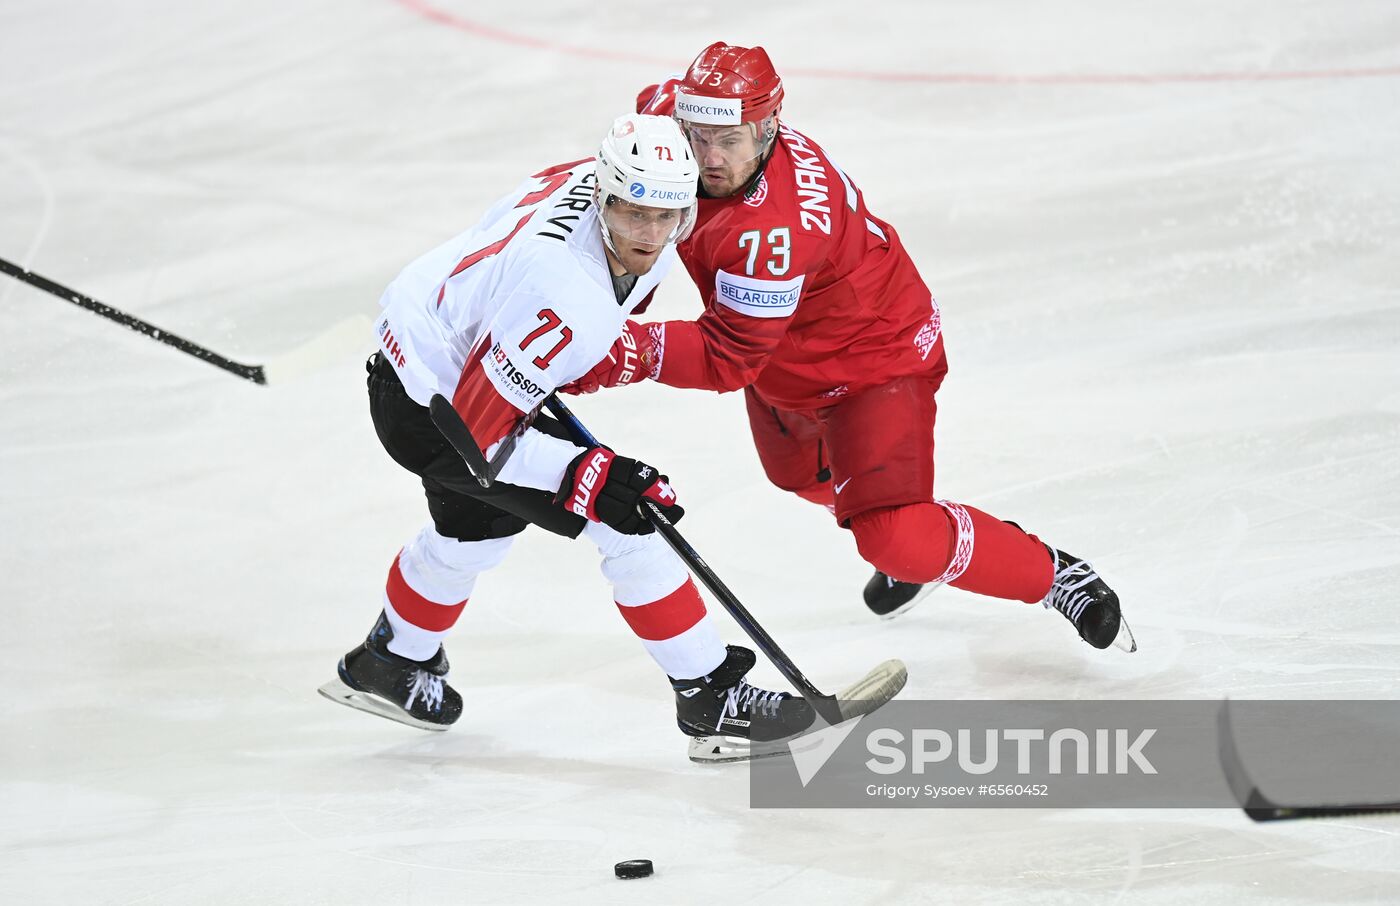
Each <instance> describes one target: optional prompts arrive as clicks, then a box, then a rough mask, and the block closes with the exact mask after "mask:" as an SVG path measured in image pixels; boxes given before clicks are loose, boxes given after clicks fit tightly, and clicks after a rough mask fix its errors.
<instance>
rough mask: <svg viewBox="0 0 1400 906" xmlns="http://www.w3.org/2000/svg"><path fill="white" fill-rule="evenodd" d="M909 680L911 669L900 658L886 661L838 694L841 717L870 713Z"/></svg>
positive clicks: (849, 717) (895, 693)
mask: <svg viewBox="0 0 1400 906" xmlns="http://www.w3.org/2000/svg"><path fill="white" fill-rule="evenodd" d="M908 681H909V669H908V668H907V667H905V666H904V662H903V661H901V660H899V659H898V658H891V659H890V660H888V661H885V662H884V663H883V664H880V665H878V666H877V667H875V669H873V670H871V671H870V672H869V673H867V674H866V675H865V676H863V677H861V678H860V679H858V680H856V681H855V682H854V683H852V684H851V685H849V686H847V687H846V688H845V689H843V690H842V691H841V692H840V693H839V694H837V696H836V701H837V703H838V704H839V705H840V708H841V719H842V720H843V721H844V720H850V719H851V718H853V717H860V716H861V715H863V714H869V713H870V712H871V711H874V710H875V709H876V708H879V707H880V706H881V705H884V704H886V703H887V702H889V700H890V699H892V698H894V697H895V696H896V695H898V694H899V692H900V690H901V689H903V688H904V684H905V683H906V682H908Z"/></svg>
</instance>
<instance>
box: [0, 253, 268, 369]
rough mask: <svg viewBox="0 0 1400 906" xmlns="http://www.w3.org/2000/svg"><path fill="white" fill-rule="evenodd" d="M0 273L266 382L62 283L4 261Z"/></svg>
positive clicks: (191, 353)
mask: <svg viewBox="0 0 1400 906" xmlns="http://www.w3.org/2000/svg"><path fill="white" fill-rule="evenodd" d="M0 271H4V272H5V273H7V274H9V275H10V276H11V277H14V278H15V279H16V280H21V281H23V282H25V283H28V284H29V285H30V286H33V287H36V288H38V289H42V290H43V291H44V292H46V293H50V294H52V295H55V296H57V297H59V298H60V299H65V300H67V301H69V302H72V303H73V304H74V305H77V306H78V307H79V308H86V309H87V310H88V311H91V312H96V313H97V314H99V315H101V316H102V317H104V318H108V319H110V320H112V321H116V322H117V323H118V324H120V325H122V326H123V327H129V328H131V329H132V330H134V331H136V332H137V333H140V334H145V335H146V336H148V337H150V338H151V339H153V340H156V341H158V342H161V343H164V344H165V345H167V346H174V347H175V348H176V349H178V350H180V351H181V352H183V353H185V354H186V355H192V356H194V357H195V358H197V359H202V360H204V361H206V362H208V363H209V364H210V365H213V366H214V367H215V368H222V369H223V370H225V371H227V372H229V373H230V374H235V375H237V376H238V377H241V378H243V379H245V380H249V381H252V382H253V383H254V384H266V383H267V374H266V373H265V372H264V371H263V367H262V366H261V365H244V364H243V363H241V362H235V361H234V360H233V359H229V358H225V357H224V356H221V355H219V354H218V353H217V352H214V351H213V350H212V349H206V348H204V347H203V346H200V345H199V344H198V343H192V342H190V341H189V340H186V339H185V338H184V337H179V336H176V335H175V334H173V333H171V332H169V331H168V330H163V329H161V328H159V327H157V326H155V325H154V324H152V323H150V322H149V321H143V320H141V319H140V318H138V317H136V316H135V315H129V314H127V313H126V312H124V311H120V310H118V309H115V308H113V307H112V306H110V305H106V304H104V303H102V302H98V301H97V300H96V299H94V298H92V297H91V296H87V295H84V294H82V293H80V292H78V291H77V290H75V289H69V288H68V287H66V286H64V285H63V284H61V283H55V282H54V281H52V280H50V279H49V278H47V277H43V276H40V275H39V274H36V273H34V272H33V271H29V270H25V269H24V268H22V267H20V266H19V265H18V264H14V263H12V262H10V261H6V260H5V259H4V258H0Z"/></svg>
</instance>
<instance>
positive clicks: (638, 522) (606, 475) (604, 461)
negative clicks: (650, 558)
mask: <svg viewBox="0 0 1400 906" xmlns="http://www.w3.org/2000/svg"><path fill="white" fill-rule="evenodd" d="M644 498H645V499H646V500H650V501H652V502H653V503H655V504H656V505H657V506H658V507H659V508H660V509H661V512H662V513H663V514H664V515H665V517H666V518H667V519H668V520H669V521H671V522H673V523H674V522H678V521H680V518H681V516H683V515H685V510H684V508H682V507H681V506H679V505H678V504H677V502H676V492H675V491H674V490H673V489H672V488H671V485H670V484H669V483H668V479H667V477H666V476H665V475H662V474H660V473H659V472H658V471H657V469H656V467H655V466H650V465H647V464H646V463H644V462H638V461H637V460H635V459H632V458H631V457H629V456H618V455H617V454H616V453H614V452H613V451H611V450H609V449H607V448H606V447H594V448H592V449H591V450H585V451H584V452H583V453H580V454H579V455H578V456H576V457H575V458H574V461H573V462H571V463H569V467H568V468H567V469H565V470H564V481H563V483H562V484H561V485H560V486H559V493H558V494H557V495H555V502H556V503H559V504H560V505H562V506H564V507H565V508H566V509H568V510H569V511H571V512H574V513H577V514H579V515H580V516H583V517H584V518H586V519H589V520H592V521H593V522H601V523H603V524H604V525H607V526H610V527H612V528H613V529H615V530H617V531H619V532H621V533H622V534H624V535H646V534H649V533H650V532H652V531H655V529H653V528H652V525H651V522H650V521H648V520H647V518H646V516H645V515H643V513H642V509H641V507H642V500H643V499H644Z"/></svg>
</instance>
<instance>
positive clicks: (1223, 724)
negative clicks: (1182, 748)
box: [1216, 700, 1400, 821]
mask: <svg viewBox="0 0 1400 906" xmlns="http://www.w3.org/2000/svg"><path fill="white" fill-rule="evenodd" d="M1216 727H1217V729H1218V731H1219V735H1220V766H1221V768H1222V769H1224V771H1225V782H1226V783H1228V784H1229V785H1230V792H1232V793H1234V794H1235V799H1236V800H1237V801H1238V802H1239V804H1240V806H1241V807H1242V808H1244V813H1245V814H1246V815H1248V816H1249V817H1250V818H1252V819H1254V820H1255V821H1292V820H1296V819H1298V818H1345V817H1351V816H1355V815H1385V814H1395V813H1397V812H1400V802H1376V803H1371V804H1365V805H1362V804H1352V805H1279V804H1278V803H1276V802H1274V801H1273V800H1272V799H1270V798H1269V797H1267V796H1265V795H1264V794H1263V793H1262V792H1260V791H1259V787H1257V786H1255V785H1254V781H1253V780H1251V779H1250V778H1249V774H1248V773H1247V772H1246V771H1245V769H1244V761H1243V760H1242V759H1241V758H1240V753H1239V749H1238V748H1236V746H1235V732H1234V728H1233V726H1232V725H1231V723H1230V702H1229V701H1228V700H1227V701H1225V703H1224V704H1222V705H1221V706H1220V716H1219V717H1218V718H1216Z"/></svg>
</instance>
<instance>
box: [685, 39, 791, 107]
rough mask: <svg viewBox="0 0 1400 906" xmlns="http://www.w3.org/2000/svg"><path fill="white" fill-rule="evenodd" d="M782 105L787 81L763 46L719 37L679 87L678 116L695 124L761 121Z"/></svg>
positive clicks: (701, 56) (697, 60)
mask: <svg viewBox="0 0 1400 906" xmlns="http://www.w3.org/2000/svg"><path fill="white" fill-rule="evenodd" d="M782 104H783V80H782V79H780V78H778V73H777V71H776V70H775V69H774V68H773V61H772V60H770V59H768V52H767V51H765V50H764V49H763V48H762V47H736V46H734V45H732V44H725V43H724V42H723V41H716V42H715V43H713V44H711V45H710V46H709V47H706V48H705V49H704V50H702V51H700V56H698V57H696V58H695V62H693V63H691V64H690V69H688V70H686V73H685V78H684V79H682V80H681V83H680V85H678V86H676V118H677V119H680V120H685V121H686V122H690V123H698V124H704V125H713V126H730V125H738V124H739V123H758V122H762V121H763V120H765V119H767V118H768V117H770V116H772V115H773V114H775V113H777V112H778V109H779V108H780V107H781V106H782Z"/></svg>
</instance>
